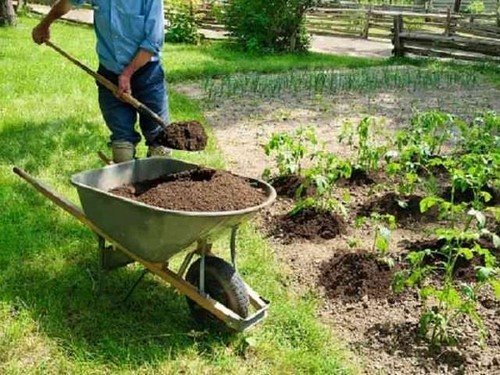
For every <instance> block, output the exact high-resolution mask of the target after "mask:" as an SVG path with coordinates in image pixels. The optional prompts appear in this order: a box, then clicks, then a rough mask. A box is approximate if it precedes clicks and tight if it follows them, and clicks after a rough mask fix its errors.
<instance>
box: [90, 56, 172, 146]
mask: <svg viewBox="0 0 500 375" xmlns="http://www.w3.org/2000/svg"><path fill="white" fill-rule="evenodd" d="M98 73H99V74H101V75H102V76H104V77H105V78H107V79H108V80H110V81H111V82H113V83H115V84H118V75H117V74H115V73H113V72H111V71H109V70H108V69H106V68H105V67H104V66H102V65H99V69H98ZM130 84H131V88H132V96H134V97H135V98H136V99H137V100H139V101H140V102H141V103H143V104H144V105H146V106H147V107H149V108H150V109H151V110H152V111H153V112H155V113H157V114H158V115H159V116H160V117H161V118H162V119H164V120H165V121H166V122H167V123H168V102H167V95H168V94H167V89H166V84H165V73H164V72H163V68H162V67H161V63H160V62H159V61H151V62H149V63H147V64H146V65H144V66H143V67H141V68H140V69H139V70H137V71H136V72H135V73H134V75H133V76H132V78H131V80H130ZM97 86H98V90H99V106H100V108H101V112H102V116H103V117H104V121H105V122H106V125H107V126H108V128H109V130H110V131H111V142H114V141H127V142H130V143H133V144H134V145H135V144H137V143H139V142H140V140H141V136H140V134H139V133H138V132H137V131H136V130H135V123H136V122H137V111H136V110H135V109H134V107H132V106H131V105H130V104H127V103H124V102H122V101H121V100H120V99H118V98H117V97H115V96H114V95H113V94H112V93H111V91H109V90H108V89H107V88H105V87H104V86H102V85H101V84H100V83H97ZM139 125H140V128H141V132H142V134H143V135H144V138H146V145H148V146H156V145H155V144H154V143H155V142H154V139H155V138H156V136H157V135H158V134H159V133H160V132H161V130H162V129H161V127H160V126H159V125H158V124H157V123H155V122H154V121H153V120H151V119H150V118H149V117H147V116H145V115H142V114H139Z"/></svg>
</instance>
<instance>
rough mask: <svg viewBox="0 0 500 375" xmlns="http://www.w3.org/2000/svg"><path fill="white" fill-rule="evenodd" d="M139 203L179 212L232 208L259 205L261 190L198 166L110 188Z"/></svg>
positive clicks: (222, 172) (262, 196) (240, 178)
mask: <svg viewBox="0 0 500 375" xmlns="http://www.w3.org/2000/svg"><path fill="white" fill-rule="evenodd" d="M110 193H112V194H115V195H118V196H121V197H126V198H130V199H134V200H137V201H139V202H142V203H145V204H149V205H151V206H156V207H160V208H166V209H171V210H181V211H204V212H205V211H232V210H240V209H243V208H247V207H253V206H257V205H259V204H261V203H262V202H264V201H265V199H266V194H265V192H264V191H263V190H262V189H260V188H258V187H255V186H253V185H252V184H251V183H250V181H249V180H247V179H245V178H242V177H239V176H235V175H234V174H231V173H229V172H224V171H218V170H214V169H207V168H198V169H193V170H190V171H185V172H180V173H176V174H171V175H166V176H163V177H160V178H158V179H156V180H150V181H142V182H138V183H135V184H132V185H126V186H122V187H118V188H115V189H112V190H110Z"/></svg>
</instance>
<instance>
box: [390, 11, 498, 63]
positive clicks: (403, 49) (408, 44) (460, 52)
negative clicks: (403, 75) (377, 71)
mask: <svg viewBox="0 0 500 375" xmlns="http://www.w3.org/2000/svg"><path fill="white" fill-rule="evenodd" d="M455 21H456V23H455V24H453V23H452V22H451V17H450V16H449V15H448V28H447V30H446V32H445V33H444V34H443V35H437V34H432V33H421V32H409V31H407V30H405V25H404V20H403V17H402V16H401V15H398V16H395V17H394V24H393V30H394V35H393V39H392V42H393V45H394V49H393V54H394V55H395V56H399V57H401V56H405V55H407V54H413V55H419V56H433V57H447V58H455V59H462V60H474V61H493V62H500V27H496V26H481V25H479V26H478V25H474V26H471V25H465V26H464V25H462V24H461V20H460V19H458V20H455ZM459 32H463V34H462V35H459V34H458V33H459ZM485 36H486V37H485Z"/></svg>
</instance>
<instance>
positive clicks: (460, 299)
mask: <svg viewBox="0 0 500 375" xmlns="http://www.w3.org/2000/svg"><path fill="white" fill-rule="evenodd" d="M445 203H446V202H444V201H443V200H439V199H433V200H430V199H429V200H427V201H425V200H423V201H422V202H421V209H422V211H426V210H427V209H429V208H430V207H432V206H433V205H434V204H439V205H442V204H445ZM448 204H449V202H448ZM459 208H464V206H463V205H458V206H455V210H457V211H459ZM448 209H449V207H446V210H448ZM456 213H457V214H460V213H464V212H463V211H462V212H456ZM467 214H468V219H467V220H466V222H465V225H464V226H463V228H457V227H455V226H454V225H452V227H451V228H445V229H442V228H438V229H436V230H435V234H436V237H437V240H438V244H440V245H439V246H438V248H435V249H430V248H428V249H424V250H419V251H412V252H410V253H409V254H408V256H407V260H408V262H409V269H408V270H405V271H401V272H398V273H397V274H396V277H395V279H394V284H393V288H394V290H395V291H396V292H400V291H402V290H403V289H404V288H420V292H419V294H420V297H421V298H422V301H423V303H424V304H423V308H422V314H421V316H420V321H419V330H420V333H421V335H422V336H423V337H425V338H426V339H428V340H429V343H430V345H431V346H440V345H447V344H452V343H454V342H455V341H456V337H455V336H456V335H454V333H453V331H454V330H459V329H460V328H459V326H458V325H457V321H458V320H459V319H460V318H462V317H464V316H465V317H468V318H469V319H470V320H471V321H472V322H473V323H474V324H475V325H476V327H477V329H478V333H479V336H480V337H481V338H484V335H485V328H484V325H483V323H482V319H481V316H480V314H479V312H478V306H477V296H478V292H479V291H480V290H481V288H483V287H484V285H485V284H486V283H490V284H492V286H493V288H494V289H495V291H496V295H497V298H499V297H500V290H499V287H498V286H499V282H498V278H497V275H498V271H499V270H498V266H497V263H496V258H495V256H493V255H492V254H491V252H490V251H489V250H488V249H486V248H483V247H482V246H481V245H480V243H479V239H480V238H481V237H482V236H485V235H488V236H491V237H492V239H493V242H494V244H495V246H499V245H500V239H499V238H498V236H497V235H496V234H494V233H490V232H489V231H488V230H487V229H486V228H485V220H486V219H485V216H484V214H483V213H482V212H480V211H477V210H473V209H472V210H469V211H468V212H467ZM474 219H475V221H476V227H475V228H473V227H471V224H472V222H473V220H474ZM474 257H479V258H481V259H482V261H483V265H481V266H477V267H476V282H475V283H468V282H458V281H457V280H456V279H455V273H456V269H457V265H458V263H459V262H460V261H465V262H469V261H471V260H472V259H473V258H474ZM432 275H438V276H439V279H440V280H441V281H440V282H438V283H436V282H433V283H430V282H428V280H429V279H430V276H432Z"/></svg>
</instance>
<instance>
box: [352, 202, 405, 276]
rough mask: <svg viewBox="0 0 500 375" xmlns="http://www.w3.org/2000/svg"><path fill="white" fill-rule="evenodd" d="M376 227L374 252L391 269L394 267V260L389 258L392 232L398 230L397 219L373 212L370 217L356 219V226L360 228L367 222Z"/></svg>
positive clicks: (373, 244)
mask: <svg viewBox="0 0 500 375" xmlns="http://www.w3.org/2000/svg"><path fill="white" fill-rule="evenodd" d="M367 221H368V222H369V223H370V224H371V225H372V226H374V227H375V231H374V234H373V243H372V251H374V252H376V253H377V254H378V259H379V260H380V261H381V262H383V263H385V264H387V265H388V266H389V267H393V266H394V260H393V259H392V258H391V257H389V256H388V254H389V250H390V245H391V239H392V232H393V231H394V230H395V229H396V218H395V217H394V215H390V214H380V213H377V212H373V213H372V214H371V215H370V216H369V217H366V216H359V217H357V218H356V226H357V227H360V226H361V225H363V224H364V223H366V222H367Z"/></svg>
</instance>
